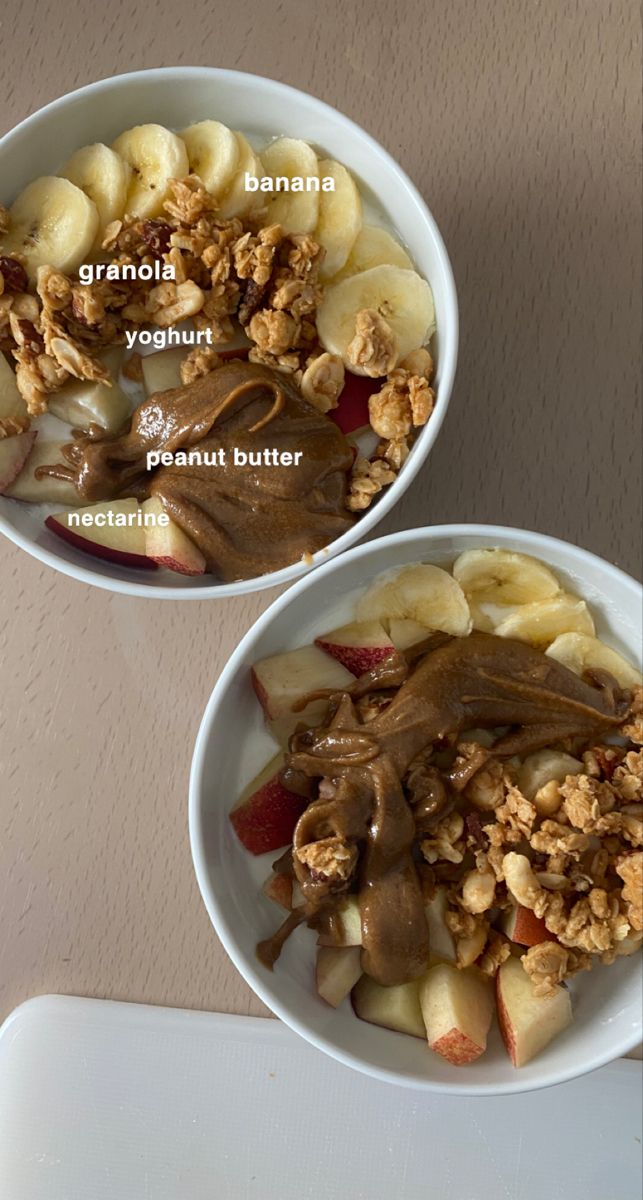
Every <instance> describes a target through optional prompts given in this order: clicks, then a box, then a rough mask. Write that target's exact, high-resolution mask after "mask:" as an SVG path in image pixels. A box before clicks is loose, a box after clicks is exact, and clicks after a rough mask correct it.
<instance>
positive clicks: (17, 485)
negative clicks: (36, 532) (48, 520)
mask: <svg viewBox="0 0 643 1200" xmlns="http://www.w3.org/2000/svg"><path fill="white" fill-rule="evenodd" d="M29 432H31V431H29ZM21 436H22V435H21ZM69 440H70V439H69V438H67V439H66V441H42V439H41V438H40V437H39V438H38V440H37V441H36V443H35V445H34V446H33V447H32V450H31V453H30V454H29V456H28V458H27V460H26V462H25V464H24V466H23V468H22V470H21V472H20V474H19V475H17V476H16V478H15V479H14V481H13V483H12V484H11V485H10V486H9V487H6V488H5V489H4V494H5V496H11V498H12V499H13V500H26V501H27V503H28V504H70V505H72V504H73V505H78V504H80V496H79V495H78V492H77V491H76V488H75V487H74V485H73V483H71V482H70V480H68V479H52V478H51V476H50V475H45V476H44V477H43V478H42V479H36V469H37V467H49V466H52V465H53V464H55V463H64V461H65V460H64V458H63V456H62V448H63V446H65V445H69Z"/></svg>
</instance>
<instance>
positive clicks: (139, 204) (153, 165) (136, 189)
mask: <svg viewBox="0 0 643 1200" xmlns="http://www.w3.org/2000/svg"><path fill="white" fill-rule="evenodd" d="M112 150H114V151H115V152H116V153H117V154H120V156H121V158H124V159H125V162H126V163H129V165H130V167H131V168H132V176H131V180H130V185H129V188H128V190H127V199H126V203H125V211H126V212H128V213H132V214H133V215H134V216H136V217H158V216H161V215H162V213H163V203H164V201H165V200H167V198H168V195H169V187H168V183H169V180H170V179H183V178H185V176H186V175H187V174H188V172H189V170H190V165H189V163H188V152H187V150H186V148H185V145H184V143H183V142H182V141H181V139H180V137H177V135H176V134H175V133H171V132H170V130H169V129H165V128H164V126H163V125H135V126H134V128H133V129H126V130H125V132H124V133H121V135H120V137H117V138H116V141H115V142H114V144H113V146H112Z"/></svg>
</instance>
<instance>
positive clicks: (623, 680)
mask: <svg viewBox="0 0 643 1200" xmlns="http://www.w3.org/2000/svg"><path fill="white" fill-rule="evenodd" d="M545 653H546V654H548V655H549V657H550V658H555V659H556V662H559V663H562V665H563V666H564V667H567V669H568V670H569V671H573V672H574V675H582V674H583V672H584V671H587V670H591V669H592V668H594V669H599V670H601V671H609V674H610V675H613V676H614V679H615V680H616V682H617V683H618V685H619V687H623V688H630V687H637V685H638V684H640V683H641V680H642V676H641V672H640V671H637V670H636V668H635V667H633V666H632V665H631V664H630V663H629V662H628V661H627V659H625V658H623V656H622V654H618V653H617V651H616V650H612V649H611V647H610V646H606V645H605V643H604V642H601V641H600V640H599V639H598V638H596V637H591V636H589V635H588V634H584V633H561V634H559V636H558V637H557V638H556V640H555V641H553V642H552V644H551V646H549V648H548V649H547V650H546V652H545Z"/></svg>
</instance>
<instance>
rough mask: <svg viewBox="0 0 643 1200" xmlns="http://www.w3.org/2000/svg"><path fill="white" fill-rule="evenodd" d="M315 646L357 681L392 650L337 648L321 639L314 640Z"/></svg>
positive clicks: (372, 647)
mask: <svg viewBox="0 0 643 1200" xmlns="http://www.w3.org/2000/svg"><path fill="white" fill-rule="evenodd" d="M315 645H316V646H319V648H320V650H325V651H326V653H327V654H330V655H331V657H332V658H336V659H337V662H340V663H341V664H342V666H343V667H346V670H347V671H350V672H351V674H352V675H355V676H356V678H357V679H359V677H360V675H363V674H364V672H365V671H370V670H371V668H372V667H375V666H377V664H378V663H381V662H382V659H384V658H388V657H389V656H390V655H391V654H392V653H393V649H394V647H393V646H338V645H337V643H336V642H325V641H324V639H323V638H315Z"/></svg>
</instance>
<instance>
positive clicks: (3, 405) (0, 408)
mask: <svg viewBox="0 0 643 1200" xmlns="http://www.w3.org/2000/svg"><path fill="white" fill-rule="evenodd" d="M27 416H28V413H27V405H26V404H25V402H24V400H23V398H22V396H21V395H20V392H19V391H18V384H17V383H16V377H15V374H14V372H13V371H12V370H11V367H10V365H9V363H8V361H7V359H6V358H5V356H4V354H3V353H2V351H0V420H3V421H12V420H13V421H26V419H27ZM23 428H24V426H23Z"/></svg>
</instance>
